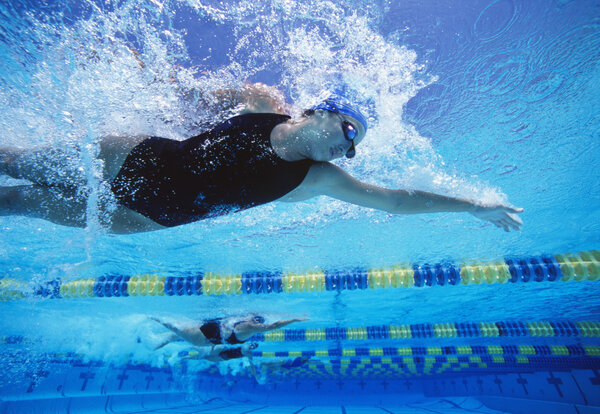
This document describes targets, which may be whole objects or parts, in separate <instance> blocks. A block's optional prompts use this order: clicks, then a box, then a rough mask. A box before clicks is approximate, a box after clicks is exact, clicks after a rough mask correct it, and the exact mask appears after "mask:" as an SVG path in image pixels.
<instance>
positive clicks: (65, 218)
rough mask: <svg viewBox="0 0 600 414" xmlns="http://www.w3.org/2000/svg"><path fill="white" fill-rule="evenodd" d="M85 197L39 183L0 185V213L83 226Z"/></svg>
mask: <svg viewBox="0 0 600 414" xmlns="http://www.w3.org/2000/svg"><path fill="white" fill-rule="evenodd" d="M85 212H86V200H85V199H84V198H82V197H78V196H75V195H69V194H63V193H60V192H58V191H57V190H55V189H50V188H47V187H43V186H40V185H19V186H12V187H0V216H10V215H19V216H27V217H35V218H40V219H44V220H48V221H51V222H53V223H56V224H61V225H63V226H71V227H85V225H86V220H85V218H86V214H85Z"/></svg>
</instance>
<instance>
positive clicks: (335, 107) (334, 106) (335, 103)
mask: <svg viewBox="0 0 600 414" xmlns="http://www.w3.org/2000/svg"><path fill="white" fill-rule="evenodd" d="M317 109H323V110H325V111H330V112H336V113H338V114H344V115H348V116H351V117H352V118H354V119H356V120H357V121H358V122H360V123H361V124H362V126H363V127H364V128H365V132H367V118H365V116H364V115H363V114H362V113H361V112H360V111H359V110H358V109H355V108H353V107H351V106H350V105H348V104H345V103H342V102H340V101H339V100H335V99H325V100H324V101H323V102H321V103H320V104H318V105H315V106H313V107H312V108H310V111H316V110H317Z"/></svg>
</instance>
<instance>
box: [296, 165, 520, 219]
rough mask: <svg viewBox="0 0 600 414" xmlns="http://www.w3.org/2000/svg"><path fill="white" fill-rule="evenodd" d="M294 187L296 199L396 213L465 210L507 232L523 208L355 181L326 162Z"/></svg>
mask: <svg viewBox="0 0 600 414" xmlns="http://www.w3.org/2000/svg"><path fill="white" fill-rule="evenodd" d="M297 190H298V191H297V192H296V191H295V193H296V194H295V196H296V197H298V198H299V199H302V198H310V197H314V196H318V195H326V196H329V197H333V198H336V199H338V200H342V201H346V202H348V203H352V204H356V205H359V206H363V207H370V208H374V209H377V210H383V211H388V212H390V213H395V214H417V213H440V212H468V213H471V214H473V215H474V216H476V217H478V218H480V219H482V220H487V221H490V222H491V223H493V224H494V225H496V226H497V227H500V228H503V229H504V230H506V231H510V230H511V229H513V230H520V227H521V224H522V221H521V219H520V218H519V217H518V216H517V215H516V214H517V213H521V212H522V211H523V209H520V208H513V207H509V206H503V205H495V206H481V205H478V204H477V203H476V202H474V201H471V200H464V199H460V198H454V197H448V196H444V195H439V194H433V193H427V192H424V191H410V192H409V191H406V190H392V189H387V188H383V187H378V186H375V185H371V184H367V183H363V182H361V181H358V180H357V179H355V178H353V177H352V176H351V175H349V174H348V173H346V172H344V170H342V169H341V168H339V167H337V166H336V165H333V164H330V163H327V162H323V163H316V164H314V165H313V166H311V168H310V170H309V172H308V174H307V175H306V178H305V179H304V181H303V182H302V185H301V186H300V187H298V189H297ZM289 201H297V200H289Z"/></svg>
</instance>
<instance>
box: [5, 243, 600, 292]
mask: <svg viewBox="0 0 600 414" xmlns="http://www.w3.org/2000/svg"><path fill="white" fill-rule="evenodd" d="M598 280H600V251H598V250H590V251H585V252H579V253H569V254H556V255H542V256H535V257H525V258H507V259H505V260H504V261H498V262H495V263H487V264H481V263H478V262H468V263H464V264H461V265H456V264H454V263H438V264H434V265H429V264H423V265H420V264H413V265H404V266H394V267H390V268H385V269H377V268H376V269H351V270H333V271H328V270H326V271H318V272H310V273H292V272H287V273H283V272H244V273H242V274H237V275H222V274H217V273H213V272H206V273H203V272H199V273H198V274H197V275H195V276H164V275H158V274H145V275H140V276H124V275H109V276H100V277H98V278H95V279H94V278H85V279H77V280H70V281H66V280H62V279H60V278H57V279H54V280H51V281H46V282H43V283H33V282H23V281H20V280H17V279H11V278H6V277H5V278H2V279H0V300H19V299H25V298H31V297H39V298H53V299H59V298H92V297H97V298H111V297H130V296H197V295H240V294H269V293H300V292H313V293H320V292H329V291H336V292H337V291H342V290H365V289H388V288H402V287H407V288H408V287H431V286H456V285H480V284H502V283H531V282H557V281H563V282H568V281H598Z"/></svg>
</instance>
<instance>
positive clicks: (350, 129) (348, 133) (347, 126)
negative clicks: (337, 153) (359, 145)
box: [342, 120, 358, 158]
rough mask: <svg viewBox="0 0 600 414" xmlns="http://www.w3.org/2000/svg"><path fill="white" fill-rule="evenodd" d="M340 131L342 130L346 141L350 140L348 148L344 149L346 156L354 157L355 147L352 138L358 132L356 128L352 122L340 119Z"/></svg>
mask: <svg viewBox="0 0 600 414" xmlns="http://www.w3.org/2000/svg"><path fill="white" fill-rule="evenodd" d="M342 131H344V138H346V141H350V144H351V145H350V148H348V151H346V158H354V156H355V155H356V148H354V138H356V135H357V134H358V132H357V131H356V128H355V127H354V125H352V123H350V122H348V121H345V120H344V121H342Z"/></svg>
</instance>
